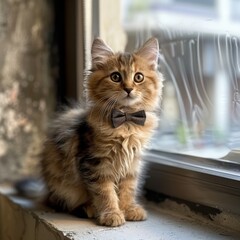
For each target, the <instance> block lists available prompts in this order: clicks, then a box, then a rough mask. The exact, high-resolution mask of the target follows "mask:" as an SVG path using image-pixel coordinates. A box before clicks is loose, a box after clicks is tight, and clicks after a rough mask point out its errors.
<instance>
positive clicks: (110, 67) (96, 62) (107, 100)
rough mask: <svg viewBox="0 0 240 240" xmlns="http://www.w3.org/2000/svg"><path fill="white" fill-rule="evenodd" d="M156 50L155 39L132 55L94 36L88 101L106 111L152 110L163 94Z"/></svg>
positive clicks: (88, 82) (157, 50) (88, 80)
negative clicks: (113, 49)
mask: <svg viewBox="0 0 240 240" xmlns="http://www.w3.org/2000/svg"><path fill="white" fill-rule="evenodd" d="M158 52H159V48H158V41H157V39H156V38H151V39H149V40H148V41H147V42H146V43H145V44H144V45H143V46H142V47H141V48H139V49H138V50H137V51H136V52H134V53H132V54H130V53H114V52H113V51H112V50H111V48H110V47H109V46H107V45H106V44H105V43H104V42H103V41H102V40H101V39H99V38H97V39H95V40H94V42H93V45H92V69H91V71H90V73H89V75H88V79H87V95H88V100H89V101H90V102H91V103H92V104H94V105H98V107H101V106H103V107H104V108H109V110H111V109H112V108H118V109H126V110H145V111H153V110H155V109H156V108H157V107H158V106H159V104H160V102H159V99H160V97H161V93H162V79H161V75H160V73H159V72H158V71H157V60H158Z"/></svg>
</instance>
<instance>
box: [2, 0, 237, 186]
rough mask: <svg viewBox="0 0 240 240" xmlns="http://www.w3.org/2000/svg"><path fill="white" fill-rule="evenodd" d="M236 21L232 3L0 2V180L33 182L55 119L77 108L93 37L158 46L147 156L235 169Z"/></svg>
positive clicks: (126, 45)
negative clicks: (153, 40)
mask: <svg viewBox="0 0 240 240" xmlns="http://www.w3.org/2000/svg"><path fill="white" fill-rule="evenodd" d="M239 23H240V2H239V1H238V0H115V1H112V0H92V1H91V0H89V1H86V0H85V1H77V0H59V1H58V0H0V46H1V47H0V180H2V181H5V180H11V179H18V178H20V177H22V176H28V175H34V174H37V173H38V169H39V168H38V161H39V156H38V155H39V153H40V150H41V146H42V141H43V139H44V135H45V132H46V129H47V123H48V121H49V120H50V119H51V118H52V117H53V113H54V112H55V111H56V110H58V109H59V106H61V105H62V104H67V103H68V102H71V101H72V100H78V101H80V102H81V103H82V104H84V98H83V94H82V92H83V79H84V69H85V68H88V67H89V65H90V47H91V43H92V40H93V38H94V37H96V36H100V37H102V38H103V39H104V40H105V41H106V42H107V43H108V44H109V45H110V46H111V47H112V48H113V49H114V50H116V51H119V50H126V51H133V50H134V49H136V48H137V47H139V46H140V45H141V44H142V43H143V42H144V41H145V40H147V39H148V38H149V37H151V36H155V37H157V38H158V40H159V46H160V53H159V70H160V71H161V72H162V73H163V74H164V78H165V81H164V95H163V102H162V105H161V111H160V113H159V116H160V124H159V129H158V130H157V132H156V134H155V137H154V140H153V141H152V143H151V145H150V146H149V148H150V150H153V151H155V152H164V151H165V152H174V153H178V154H186V155H191V156H192V155H193V156H200V157H208V158H212V159H213V160H214V161H216V160H217V161H221V158H224V157H225V156H226V155H228V154H230V153H234V158H232V159H231V160H232V161H234V162H236V163H237V162H239V161H240V160H239V157H238V156H239V148H240V134H239V133H240V121H239V119H240V95H239V94H240V93H239V91H240V90H239V84H240V64H239V54H240V52H239V51H240V50H239V44H240V39H239V33H240V30H239V29H240V28H239Z"/></svg>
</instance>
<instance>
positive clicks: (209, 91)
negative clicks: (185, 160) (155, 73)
mask: <svg viewBox="0 0 240 240" xmlns="http://www.w3.org/2000/svg"><path fill="white" fill-rule="evenodd" d="M239 6H240V1H238V0H231V1H228V0H142V1H139V0H124V1H122V11H121V12H122V23H123V27H124V30H125V32H126V34H127V39H128V42H127V46H126V50H132V49H134V48H136V47H138V46H139V45H140V44H142V43H143V42H144V41H145V40H146V39H147V38H148V37H150V36H155V37H157V38H158V40H159V44H160V57H159V68H160V71H161V72H162V73H163V74H164V76H165V81H164V95H163V101H162V104H161V111H160V124H159V128H158V130H157V132H156V134H155V137H154V140H153V141H152V144H151V145H150V149H153V150H161V151H171V152H177V153H183V154H189V155H195V156H200V157H208V158H214V159H216V158H217V159H219V158H222V157H225V156H226V155H227V154H228V153H229V152H230V151H233V150H234V151H235V152H236V153H237V152H238V151H239V149H240V89H239V88H240V63H239V61H240V59H239V56H240V49H239V48H240V38H239V33H240V17H239V16H240V12H239V11H240V10H239V9H240V7H239ZM237 155H238V154H236V156H237ZM234 156H235V155H234ZM231 160H233V161H239V158H234V159H231Z"/></svg>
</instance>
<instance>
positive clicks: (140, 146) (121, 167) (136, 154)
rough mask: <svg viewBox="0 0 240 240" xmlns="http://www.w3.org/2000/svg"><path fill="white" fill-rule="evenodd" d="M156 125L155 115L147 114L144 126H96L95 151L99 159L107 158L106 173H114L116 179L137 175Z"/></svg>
mask: <svg viewBox="0 0 240 240" xmlns="http://www.w3.org/2000/svg"><path fill="white" fill-rule="evenodd" d="M156 125H157V118H156V116H155V114H154V113H147V118H146V122H145V124H144V126H140V125H136V124H134V123H132V122H127V123H124V124H122V125H121V126H119V127H118V128H113V127H112V126H111V125H110V124H102V125H101V126H96V125H95V134H96V133H97V134H96V138H95V139H94V140H95V141H94V149H98V151H97V157H100V158H105V159H107V162H108V165H107V167H106V165H105V166H104V171H105V172H106V173H107V172H108V171H109V173H110V172H114V173H115V178H116V179H118V178H119V177H124V176H126V175H127V174H136V172H137V171H138V169H139V164H140V163H139V160H140V158H141V155H142V151H143V150H144V147H145V146H146V143H147V142H148V140H149V139H150V137H151V135H152V132H153V129H154V128H155V127H156Z"/></svg>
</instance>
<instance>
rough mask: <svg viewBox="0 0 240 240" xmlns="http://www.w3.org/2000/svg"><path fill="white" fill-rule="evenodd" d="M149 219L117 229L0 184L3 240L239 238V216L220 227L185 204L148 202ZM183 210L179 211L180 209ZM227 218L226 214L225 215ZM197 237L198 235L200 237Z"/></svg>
mask: <svg viewBox="0 0 240 240" xmlns="http://www.w3.org/2000/svg"><path fill="white" fill-rule="evenodd" d="M146 205H147V209H148V212H149V219H148V220H147V221H144V222H127V223H126V224H125V225H124V226H121V227H118V228H108V227H102V226H97V225H96V223H95V222H94V221H92V220H87V219H79V218H76V217H73V216H70V215H67V214H60V213H54V212H53V211H51V210H50V209H46V208H45V207H42V206H41V205H39V204H38V203H37V202H34V201H31V200H28V199H24V198H21V197H16V196H14V191H12V189H11V188H9V187H6V186H5V187H3V186H2V187H1V186H0V223H1V224H0V239H1V240H5V239H6V240H18V239H23V240H25V239H26V240H29V239H31V240H41V239H43V240H46V239H47V240H70V239H71V240H80V239H85V240H90V239H92V240H124V239H128V240H129V239H131V240H143V239H149V240H159V239H167V240H180V239H184V240H188V239H189V240H192V239H205V240H221V239H228V240H229V239H240V233H239V232H237V230H238V229H239V228H238V227H239V224H240V221H239V219H235V218H234V221H235V222H234V221H233V219H231V221H232V222H230V223H229V224H233V227H234V229H235V230H234V229H230V228H229V227H228V228H226V227H223V226H222V227H221V226H219V225H220V224H218V226H217V225H216V224H215V223H214V222H212V221H209V220H206V218H203V217H202V216H197V215H194V214H192V213H191V211H190V210H189V209H187V207H186V206H180V205H179V204H176V203H174V202H171V201H168V202H165V203H163V204H161V208H159V205H156V204H153V203H146ZM179 210H180V211H179ZM224 218H226V217H224ZM197 236H198V237H197Z"/></svg>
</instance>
